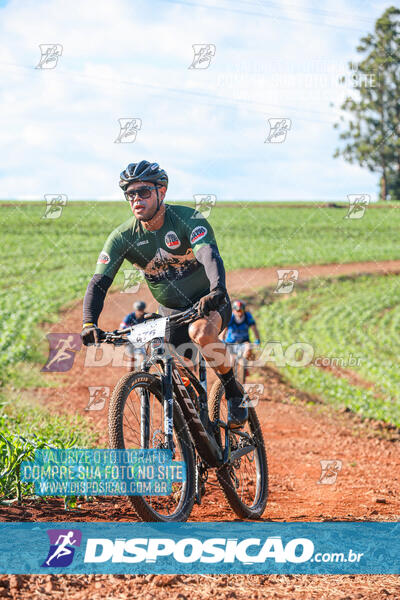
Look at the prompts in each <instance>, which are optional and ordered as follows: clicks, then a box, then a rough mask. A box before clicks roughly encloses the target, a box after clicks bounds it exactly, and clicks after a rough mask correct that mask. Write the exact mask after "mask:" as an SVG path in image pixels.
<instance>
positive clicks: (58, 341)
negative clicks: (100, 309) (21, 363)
mask: <svg viewBox="0 0 400 600" xmlns="http://www.w3.org/2000/svg"><path fill="white" fill-rule="evenodd" d="M47 339H48V340H49V344H50V349H49V357H48V359H47V363H46V364H45V365H44V367H43V369H41V370H42V372H45V373H54V372H58V373H64V372H65V371H69V370H70V369H71V368H72V365H73V364H74V360H75V353H76V352H79V350H80V349H81V346H82V340H81V336H80V335H79V333H48V334H47Z"/></svg>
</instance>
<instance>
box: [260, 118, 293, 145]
mask: <svg viewBox="0 0 400 600" xmlns="http://www.w3.org/2000/svg"><path fill="white" fill-rule="evenodd" d="M268 124H269V134H268V136H267V139H266V140H265V142H264V144H282V142H284V141H285V140H286V136H287V132H288V131H289V129H291V127H292V121H291V120H290V119H268Z"/></svg>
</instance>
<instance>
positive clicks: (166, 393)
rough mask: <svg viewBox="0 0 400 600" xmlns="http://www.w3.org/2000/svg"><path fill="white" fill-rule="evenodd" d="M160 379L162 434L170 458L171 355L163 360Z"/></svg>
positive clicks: (171, 418) (171, 428)
mask: <svg viewBox="0 0 400 600" xmlns="http://www.w3.org/2000/svg"><path fill="white" fill-rule="evenodd" d="M161 379H162V390H163V403H164V434H165V438H166V442H167V447H168V448H169V449H170V450H171V452H172V458H174V454H175V445H174V439H173V429H174V398H173V389H172V357H171V356H168V357H167V358H166V360H165V375H163V376H162V377H161Z"/></svg>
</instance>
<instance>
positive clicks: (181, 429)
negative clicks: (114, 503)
mask: <svg viewBox="0 0 400 600" xmlns="http://www.w3.org/2000/svg"><path fill="white" fill-rule="evenodd" d="M144 398H145V402H146V406H147V412H146V411H143V410H142V407H143V399H144ZM144 421H145V423H146V432H145V434H144V433H143V432H144V430H145V428H144V427H143V426H142V427H141V425H143V424H144ZM108 432H109V441H110V448H122V449H132V448H137V449H142V448H143V449H151V448H158V449H162V448H167V447H168V446H167V444H166V439H165V435H164V406H163V395H162V390H161V381H160V379H159V378H158V377H156V376H155V375H153V374H150V373H144V372H135V373H128V374H127V375H125V376H124V377H122V378H121V379H120V381H119V382H118V384H117V385H116V387H115V389H114V391H113V394H112V397H111V401H110V408H109V413H108ZM173 439H174V443H175V457H174V460H179V461H184V462H185V465H186V481H185V482H174V483H173V484H172V494H171V495H170V496H128V498H129V500H130V502H131V503H132V505H133V507H134V509H135V511H136V513H137V515H138V517H139V518H140V519H142V520H143V521H161V522H171V521H186V520H187V519H188V517H189V515H190V513H191V511H192V508H193V503H194V499H195V473H196V468H195V460H194V453H193V446H192V442H191V439H190V436H189V432H188V429H187V425H186V423H185V420H184V417H183V415H182V411H181V409H180V408H179V406H178V404H177V403H176V402H175V401H174V423H173Z"/></svg>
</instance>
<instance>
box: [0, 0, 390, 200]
mask: <svg viewBox="0 0 400 600" xmlns="http://www.w3.org/2000/svg"><path fill="white" fill-rule="evenodd" d="M0 6H1V5H0ZM210 6H212V8H206V7H204V6H203V7H201V6H191V5H185V3H184V2H183V3H174V2H169V1H165V2H152V3H148V2H145V1H144V0H137V1H135V2H131V1H129V0H113V2H109V1H108V0H97V1H96V0H86V1H84V2H78V1H76V0H72V1H68V0H53V2H51V3H48V2H44V0H35V1H34V0H19V1H18V2H17V1H16V0H11V2H9V3H8V4H7V5H6V6H5V7H3V8H0V16H1V17H2V18H1V20H0V36H1V40H2V46H1V47H0V70H1V76H2V83H3V86H2V91H1V92H0V127H1V129H2V141H1V144H2V150H3V152H2V177H1V178H0V197H3V198H5V197H15V196H18V194H19V193H20V192H19V191H18V190H17V189H16V184H15V179H16V174H17V173H18V172H20V169H21V165H23V169H24V172H25V173H27V175H26V177H25V178H24V184H23V193H24V195H25V196H33V197H35V196H36V197H42V196H43V194H44V193H48V192H52V193H53V192H55V191H57V192H60V193H66V194H67V195H68V196H69V197H70V198H84V197H90V198H93V197H114V198H118V197H120V193H119V190H118V185H117V184H118V174H119V172H120V171H121V170H122V168H124V167H125V165H126V163H127V162H130V161H132V160H139V159H141V158H147V157H148V158H149V159H150V160H157V161H158V162H159V163H160V164H162V165H163V166H165V168H166V169H167V170H168V172H169V174H170V181H171V186H170V196H171V197H173V198H188V197H190V196H191V195H192V194H193V193H196V192H200V193H203V192H207V191H208V192H210V193H216V194H217V195H218V196H219V197H222V198H235V197H236V198H243V194H244V193H246V194H247V195H248V197H249V198H255V199H259V198H266V197H268V198H290V197H292V198H293V199H296V198H299V197H301V198H303V199H304V198H307V197H309V198H318V197H320V198H322V199H323V198H330V199H331V198H335V197H336V198H338V199H339V198H340V197H341V196H342V195H343V193H345V190H348V191H347V192H346V193H352V191H353V189H354V188H356V189H358V190H364V191H365V192H367V193H368V192H369V193H373V192H374V191H375V188H376V179H377V178H376V177H375V176H374V175H371V174H370V173H369V172H367V171H365V170H361V169H360V168H358V167H356V166H348V165H346V164H345V163H343V161H338V160H334V159H333V158H332V154H333V151H334V149H335V147H336V145H337V142H338V136H337V132H333V130H332V123H333V122H334V121H335V120H336V119H337V113H338V108H337V107H338V106H339V105H340V101H341V99H342V97H343V95H344V93H345V92H346V90H344V89H343V88H341V87H339V86H338V85H337V84H336V79H337V75H336V73H338V74H339V73H340V72H341V69H342V67H344V65H345V64H346V63H347V61H348V60H350V59H351V58H354V56H355V51H354V48H355V46H356V45H357V42H358V40H359V38H360V36H361V35H362V33H361V32H362V31H365V32H366V31H368V30H370V29H371V26H370V23H371V25H372V23H373V20H374V19H375V18H376V17H377V16H378V15H379V14H381V12H382V11H383V9H384V5H383V4H379V5H374V7H371V8H370V9H369V10H366V9H365V4H360V2H358V1H356V0H353V1H352V2H351V3H349V2H344V1H343V0H339V2H338V3H336V4H335V5H332V4H330V3H326V6H325V5H321V4H319V5H318V8H315V5H313V4H312V3H311V2H309V1H308V0H302V2H300V3H299V2H295V0H291V1H290V2H288V3H286V2H285V3H282V2H279V3H278V2H275V3H274V2H267V3H265V4H264V3H263V2H262V0H260V1H257V2H249V1H247V2H244V1H243V0H234V1H232V2H226V1H225V0H220V1H218V2H214V3H212V4H210ZM216 6H221V7H226V8H227V9H228V10H227V11H222V10H218V9H216V8H215V7H216ZM235 10H238V11H242V12H235ZM252 12H254V13H259V15H258V16H257V15H252V14H249V13H252ZM265 15H266V16H267V17H268V18H265V17H264V16H265ZM271 16H272V17H271ZM323 23H329V24H331V25H338V26H339V27H335V26H333V27H325V26H323ZM340 26H341V27H342V28H341V27H340ZM351 28H354V29H359V30H361V32H357V31H354V30H353V29H351ZM41 43H60V44H62V45H63V55H62V56H61V57H60V59H59V64H58V65H57V67H56V68H55V69H53V70H47V71H43V70H40V69H35V68H34V67H35V65H36V64H37V63H38V60H39V57H40V53H39V47H38V46H39V44H41ZM195 43H213V44H215V45H216V48H217V50H216V56H215V57H214V59H213V60H212V63H211V65H210V68H209V69H206V70H189V69H188V67H189V65H190V63H191V61H192V56H193V52H192V45H193V44H195ZM335 69H336V71H335ZM327 71H328V73H327ZM330 71H332V73H331V72H330ZM318 77H319V79H318ZM322 77H325V79H322ZM331 101H334V102H335V105H336V108H332V107H331V106H330V102H331ZM121 117H139V118H141V119H142V123H143V125H142V129H141V130H140V131H139V132H138V135H137V140H136V142H135V143H134V144H114V140H115V138H116V136H117V134H118V123H117V120H118V118H121ZM270 117H287V118H290V119H291V120H292V130H291V131H290V132H289V134H288V138H287V141H286V142H285V143H284V144H264V140H265V137H266V134H267V130H268V129H267V119H268V118H270ZM260 172H261V173H263V174H265V179H263V185H261V186H260V183H259V174H260ZM21 194H22V192H21Z"/></svg>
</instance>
